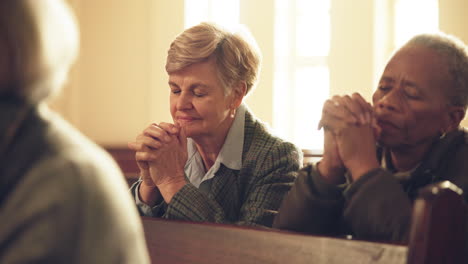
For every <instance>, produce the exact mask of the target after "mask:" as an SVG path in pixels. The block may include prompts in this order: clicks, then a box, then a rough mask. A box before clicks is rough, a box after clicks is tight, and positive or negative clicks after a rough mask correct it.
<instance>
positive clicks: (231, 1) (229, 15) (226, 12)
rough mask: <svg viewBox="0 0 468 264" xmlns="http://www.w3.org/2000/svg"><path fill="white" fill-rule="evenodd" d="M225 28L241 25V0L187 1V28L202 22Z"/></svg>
mask: <svg viewBox="0 0 468 264" xmlns="http://www.w3.org/2000/svg"><path fill="white" fill-rule="evenodd" d="M205 21H209V22H215V23H217V24H219V25H223V26H227V27H229V26H231V25H235V24H238V23H239V0H185V28H188V27H191V26H195V25H197V24H199V23H200V22H205Z"/></svg>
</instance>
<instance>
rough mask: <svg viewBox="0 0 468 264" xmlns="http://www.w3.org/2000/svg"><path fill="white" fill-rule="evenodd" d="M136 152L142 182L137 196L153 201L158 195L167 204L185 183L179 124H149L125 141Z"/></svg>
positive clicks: (184, 141)
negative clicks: (130, 139) (133, 140)
mask: <svg viewBox="0 0 468 264" xmlns="http://www.w3.org/2000/svg"><path fill="white" fill-rule="evenodd" d="M128 147H129V148H130V149H131V150H134V151H135V152H136V154H135V159H136V161H137V164H138V167H139V168H140V176H141V180H142V184H141V185H140V193H139V194H140V199H142V200H143V202H145V203H147V204H148V205H152V204H154V203H155V202H156V201H157V200H158V198H159V197H160V196H161V195H162V197H163V198H164V200H165V201H166V202H167V203H168V202H170V200H171V199H172V197H173V196H174V195H175V194H176V193H177V192H178V191H179V190H180V189H181V188H182V187H183V186H184V185H185V184H186V183H187V181H186V179H185V174H184V166H185V163H186V161H187V137H186V135H185V129H184V128H183V127H180V126H179V125H174V124H170V123H164V122H163V123H159V124H154V123H153V124H151V125H149V126H148V127H147V128H146V129H145V130H143V132H142V133H141V134H139V135H138V136H137V138H136V141H135V142H130V143H128Z"/></svg>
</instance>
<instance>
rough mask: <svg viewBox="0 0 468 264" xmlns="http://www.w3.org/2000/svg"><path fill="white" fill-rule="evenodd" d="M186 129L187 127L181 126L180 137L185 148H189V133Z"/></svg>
mask: <svg viewBox="0 0 468 264" xmlns="http://www.w3.org/2000/svg"><path fill="white" fill-rule="evenodd" d="M185 129H186V128H185V127H181V128H179V131H180V133H179V135H178V139H179V142H180V145H181V147H182V149H183V150H186V149H187V134H186V131H185Z"/></svg>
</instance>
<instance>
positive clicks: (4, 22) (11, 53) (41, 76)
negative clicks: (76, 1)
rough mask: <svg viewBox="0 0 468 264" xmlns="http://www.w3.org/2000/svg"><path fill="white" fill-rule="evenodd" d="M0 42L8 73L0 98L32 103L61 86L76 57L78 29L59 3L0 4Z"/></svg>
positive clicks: (22, 0)
mask: <svg viewBox="0 0 468 264" xmlns="http://www.w3.org/2000/svg"><path fill="white" fill-rule="evenodd" d="M0 40H2V41H3V42H4V43H3V44H4V45H5V46H6V51H5V50H0V52H1V53H2V54H0V56H6V57H7V59H8V62H9V63H8V64H9V65H7V67H9V71H10V73H11V77H9V78H8V83H7V84H2V86H0V95H1V96H13V97H16V98H18V99H22V100H24V101H27V102H29V103H32V104H36V103H39V102H40V101H42V100H44V99H46V98H48V97H49V96H50V95H52V94H54V93H56V92H57V91H58V90H59V89H60V88H61V87H62V86H63V84H64V82H65V80H66V78H67V76H68V72H69V69H70V67H71V65H72V64H73V62H74V61H75V59H76V57H77V54H78V45H79V35H78V27H77V24H76V21H75V18H74V16H73V14H72V12H71V10H70V8H69V6H68V5H67V3H66V2H65V1H63V0H2V1H0Z"/></svg>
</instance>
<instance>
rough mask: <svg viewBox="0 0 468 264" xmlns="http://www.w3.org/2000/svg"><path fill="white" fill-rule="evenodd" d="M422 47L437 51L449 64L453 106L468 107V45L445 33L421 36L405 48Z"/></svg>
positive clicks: (417, 36)
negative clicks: (411, 46)
mask: <svg viewBox="0 0 468 264" xmlns="http://www.w3.org/2000/svg"><path fill="white" fill-rule="evenodd" d="M410 45H421V46H424V47H427V48H429V49H432V50H434V51H436V52H437V53H438V54H440V55H441V56H443V57H444V58H445V60H446V62H447V66H448V71H449V74H450V75H451V78H452V89H451V90H450V91H448V92H449V94H448V100H449V103H450V104H451V105H454V106H462V107H464V108H465V110H466V108H467V106H468V53H467V47H466V45H465V44H464V43H463V42H462V41H461V40H460V39H458V38H456V37H454V36H451V35H447V34H444V33H435V34H421V35H416V36H414V37H413V38H412V39H410V40H409V41H408V42H407V43H406V45H405V46H410Z"/></svg>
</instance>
